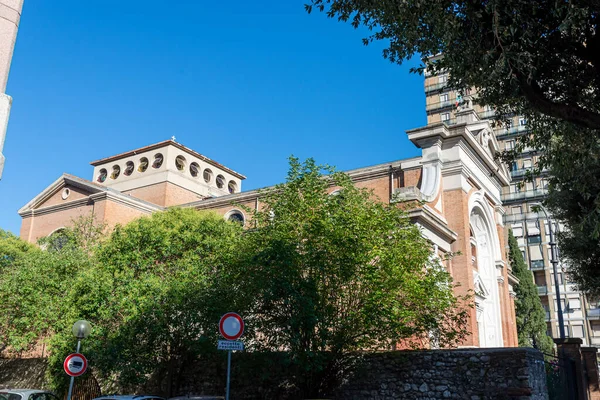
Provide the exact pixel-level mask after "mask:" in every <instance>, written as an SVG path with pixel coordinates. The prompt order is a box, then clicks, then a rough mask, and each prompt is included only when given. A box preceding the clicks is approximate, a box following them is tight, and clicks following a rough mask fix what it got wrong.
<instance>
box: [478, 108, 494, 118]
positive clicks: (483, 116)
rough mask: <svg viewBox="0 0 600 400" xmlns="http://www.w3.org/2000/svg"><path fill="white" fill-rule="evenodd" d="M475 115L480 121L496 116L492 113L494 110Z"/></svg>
mask: <svg viewBox="0 0 600 400" xmlns="http://www.w3.org/2000/svg"><path fill="white" fill-rule="evenodd" d="M477 115H479V118H481V119H488V118H494V116H496V111H494V110H488V111H482V112H479V113H477Z"/></svg>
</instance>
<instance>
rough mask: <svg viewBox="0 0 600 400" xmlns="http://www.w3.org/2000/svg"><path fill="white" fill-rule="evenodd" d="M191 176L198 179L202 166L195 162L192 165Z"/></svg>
mask: <svg viewBox="0 0 600 400" xmlns="http://www.w3.org/2000/svg"><path fill="white" fill-rule="evenodd" d="M190 174H191V175H192V176H193V177H194V178H196V177H198V175H199V174H200V166H199V165H198V164H197V163H195V162H193V163H191V164H190Z"/></svg>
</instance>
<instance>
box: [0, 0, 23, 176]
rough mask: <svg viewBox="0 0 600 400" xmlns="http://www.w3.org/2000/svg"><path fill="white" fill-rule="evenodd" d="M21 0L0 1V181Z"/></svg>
mask: <svg viewBox="0 0 600 400" xmlns="http://www.w3.org/2000/svg"><path fill="white" fill-rule="evenodd" d="M22 9H23V0H0V179H1V178H2V171H3V170H4V154H2V150H3V149H4V140H5V139H6V129H7V128H8V117H9V115H10V107H11V106H12V97H10V96H9V95H7V94H6V93H5V92H6V83H7V82H8V72H9V71H10V64H11V62H12V56H13V50H14V48H15V42H16V40H17V31H18V30H19V22H20V21H21V10H22Z"/></svg>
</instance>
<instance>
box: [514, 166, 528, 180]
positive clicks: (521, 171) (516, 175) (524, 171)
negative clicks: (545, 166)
mask: <svg viewBox="0 0 600 400" xmlns="http://www.w3.org/2000/svg"><path fill="white" fill-rule="evenodd" d="M528 172H529V173H532V172H533V168H520V169H515V170H512V171H510V177H511V178H513V179H514V178H520V177H522V176H525V175H527V173H528Z"/></svg>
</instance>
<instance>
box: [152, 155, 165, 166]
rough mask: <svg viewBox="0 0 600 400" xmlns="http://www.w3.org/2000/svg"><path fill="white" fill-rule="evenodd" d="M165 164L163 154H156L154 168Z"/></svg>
mask: <svg viewBox="0 0 600 400" xmlns="http://www.w3.org/2000/svg"><path fill="white" fill-rule="evenodd" d="M162 164H163V155H162V154H160V153H158V154H157V155H155V156H154V162H153V163H152V168H160V167H161V165H162Z"/></svg>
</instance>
